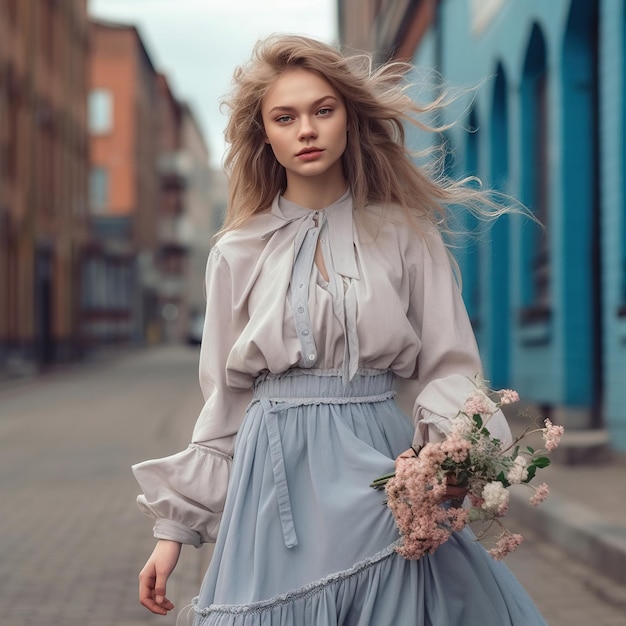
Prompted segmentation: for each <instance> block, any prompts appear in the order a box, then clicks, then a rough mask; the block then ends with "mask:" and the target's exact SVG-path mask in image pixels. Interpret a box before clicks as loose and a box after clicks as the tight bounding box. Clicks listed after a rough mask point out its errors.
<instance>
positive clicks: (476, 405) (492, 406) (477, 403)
mask: <svg viewBox="0 0 626 626" xmlns="http://www.w3.org/2000/svg"><path fill="white" fill-rule="evenodd" d="M463 410H464V412H465V413H467V415H482V416H483V417H489V416H490V415H493V414H494V413H495V412H496V411H497V410H498V407H497V405H496V403H495V402H494V401H493V400H491V398H489V397H488V396H487V395H486V394H484V393H483V392H482V391H480V390H478V389H475V390H474V391H472V393H471V394H470V396H469V398H468V399H467V400H466V401H465V405H464V407H463Z"/></svg>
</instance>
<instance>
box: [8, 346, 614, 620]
mask: <svg viewBox="0 0 626 626" xmlns="http://www.w3.org/2000/svg"><path fill="white" fill-rule="evenodd" d="M197 359H198V351H197V349H195V348H188V347H185V346H180V347H173V348H155V349H152V350H149V351H137V352H128V353H124V354H120V355H119V356H107V357H106V358H101V359H99V360H93V361H90V362H88V363H86V364H81V365H78V366H76V365H74V366H68V367H66V368H65V369H59V370H56V371H54V372H52V373H49V374H46V375H44V376H42V377H39V378H35V379H29V380H25V381H21V382H10V383H6V382H5V383H2V385H1V386H0V498H1V502H2V505H1V509H0V511H1V513H0V615H1V618H0V622H1V623H2V624H3V625H6V626H26V625H27V624H38V625H39V624H46V625H51V626H52V625H54V626H57V625H58V626H142V625H146V626H147V625H150V624H163V625H165V624H168V625H173V624H174V623H175V622H176V617H177V614H174V615H171V616H169V617H167V618H163V617H157V616H152V615H150V614H149V613H148V612H147V611H146V610H145V609H144V608H143V607H141V606H140V605H139V604H138V602H137V573H138V571H139V569H140V568H141V566H142V565H143V562H144V561H145V559H146V557H147V556H148V554H149V552H150V551H151V549H152V545H153V539H152V537H151V521H150V520H149V519H148V518H147V517H144V516H142V515H141V514H140V512H139V510H138V509H137V507H136V505H135V502H134V500H135V496H136V494H137V491H138V487H137V485H136V483H135V481H134V478H133V476H132V474H131V472H130V465H131V464H132V463H134V462H137V461H140V460H143V459H147V458H150V457H156V456H162V455H165V454H168V453H172V452H175V451H177V450H179V449H180V448H182V447H183V446H184V445H186V441H187V439H188V437H189V435H190V432H191V428H192V425H193V423H194V421H195V417H196V415H197V413H198V410H199V408H200V406H201V402H202V399H201V394H200V390H199V387H198V383H197ZM183 552H184V554H183V559H182V561H181V563H180V564H179V568H178V569H177V571H176V573H175V575H174V577H173V579H172V581H171V585H170V589H169V593H168V595H169V596H170V598H172V600H173V601H174V602H175V603H176V604H177V608H179V609H182V608H183V607H184V606H185V605H186V604H188V603H189V601H190V599H191V596H192V595H193V594H194V593H195V591H196V590H197V587H198V584H199V580H200V578H201V575H202V572H203V570H204V568H205V566H206V561H207V559H208V554H209V551H208V550H194V549H193V548H188V547H187V548H185V550H184V551H183ZM508 563H509V565H510V566H511V568H512V569H513V570H514V572H515V574H516V575H517V576H518V578H519V579H520V580H521V582H522V583H523V584H524V586H525V587H526V588H527V589H528V591H529V593H530V594H531V596H532V597H533V598H534V600H535V602H536V603H537V604H538V605H539V607H540V609H541V610H542V612H543V613H544V615H545V617H546V619H547V621H548V623H549V624H550V625H551V626H566V625H567V626H579V625H580V626H583V625H585V626H587V625H588V624H594V625H595V626H613V625H615V626H617V625H618V624H623V623H624V612H625V611H626V594H625V593H624V590H623V589H621V588H619V587H616V586H615V584H610V583H608V582H606V581H602V580H599V579H598V577H597V575H596V574H595V572H593V571H591V570H589V569H587V568H586V567H585V566H584V565H582V564H580V563H574V562H573V561H571V559H569V558H568V557H567V556H566V555H565V554H563V553H562V552H559V551H557V550H556V549H554V548H552V547H549V546H545V545H543V544H541V543H538V542H536V541H534V540H533V538H532V537H531V536H530V535H528V536H527V540H526V542H525V543H524V544H523V545H522V546H521V547H520V549H519V550H518V552H517V553H515V554H514V555H512V556H511V557H510V558H509V561H508ZM180 623H181V624H185V623H186V620H185V619H183V618H181V620H180ZM373 626H386V625H373ZM399 626H402V625H399ZM459 626H462V625H459Z"/></svg>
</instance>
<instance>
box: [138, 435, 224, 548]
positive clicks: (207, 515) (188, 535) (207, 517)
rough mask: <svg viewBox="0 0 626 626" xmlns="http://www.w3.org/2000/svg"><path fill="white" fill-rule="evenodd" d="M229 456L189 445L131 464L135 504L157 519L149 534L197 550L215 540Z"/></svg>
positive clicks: (207, 448) (212, 449)
mask: <svg viewBox="0 0 626 626" xmlns="http://www.w3.org/2000/svg"><path fill="white" fill-rule="evenodd" d="M231 462H232V458H231V457H230V456H228V455H226V454H224V453H223V452H220V451H219V450H216V449H214V448H209V447H207V446H203V445H200V444H191V445H190V446H189V447H188V448H187V449H186V450H183V451H182V452H179V453H177V454H174V455H172V456H168V457H165V458H163V459H153V460H150V461H144V462H143V463H138V464H137V465H133V468H132V470H133V473H134V475H135V478H136V479H137V482H138V483H139V485H140V486H141V488H142V490H143V495H140V496H139V497H138V498H137V504H138V506H139V508H140V509H141V511H142V512H143V513H145V514H146V515H149V516H151V517H154V518H156V523H155V526H154V536H155V537H157V538H158V539H170V540H172V541H178V542H180V543H186V544H191V545H194V546H199V545H200V544H202V543H211V542H214V541H215V539H216V538H217V531H218V529H219V525H220V522H221V519H222V512H223V510H224V502H225V500H226V490H227V487H228V477H229V474H230V465H231Z"/></svg>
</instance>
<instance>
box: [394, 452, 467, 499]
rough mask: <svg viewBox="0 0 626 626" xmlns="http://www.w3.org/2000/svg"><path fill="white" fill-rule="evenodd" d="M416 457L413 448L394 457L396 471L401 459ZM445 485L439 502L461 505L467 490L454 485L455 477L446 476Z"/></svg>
mask: <svg viewBox="0 0 626 626" xmlns="http://www.w3.org/2000/svg"><path fill="white" fill-rule="evenodd" d="M416 457H417V451H416V450H415V448H409V449H408V450H405V451H404V452H402V453H400V454H399V455H398V456H397V457H396V469H398V462H399V461H400V460H401V459H414V458H416ZM447 483H448V484H447V486H446V493H445V495H444V496H443V497H442V499H441V501H442V502H445V501H446V500H453V501H454V500H456V501H457V502H459V503H461V502H462V501H463V499H464V498H465V496H466V495H467V493H468V491H469V490H468V488H467V487H459V486H458V485H457V484H456V477H454V476H448V481H447Z"/></svg>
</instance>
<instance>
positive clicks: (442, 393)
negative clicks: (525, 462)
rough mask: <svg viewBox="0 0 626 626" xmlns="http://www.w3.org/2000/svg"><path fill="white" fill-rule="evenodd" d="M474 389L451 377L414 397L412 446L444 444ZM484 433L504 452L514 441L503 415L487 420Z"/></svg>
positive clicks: (464, 379) (457, 376)
mask: <svg viewBox="0 0 626 626" xmlns="http://www.w3.org/2000/svg"><path fill="white" fill-rule="evenodd" d="M474 389H476V386H475V384H474V383H473V382H472V380H471V379H470V378H468V377H467V376H463V375H461V374H452V375H450V376H446V377H445V378H438V379H436V380H433V381H431V382H430V383H428V385H426V387H424V389H423V391H422V392H421V393H420V394H419V396H418V397H417V400H416V401H415V406H414V409H413V420H414V422H415V436H414V437H413V445H414V446H421V445H424V444H425V443H436V442H438V441H443V440H444V439H445V438H446V437H447V436H448V435H449V434H450V431H451V430H452V425H453V420H454V419H455V418H456V417H457V416H458V414H459V412H460V411H462V410H463V407H464V405H465V401H466V400H467V398H468V397H469V395H470V393H471V392H472V391H473V390H474ZM486 427H487V430H489V432H490V433H491V434H492V436H493V437H495V438H496V439H499V440H500V441H501V442H502V447H503V448H506V447H507V446H508V445H510V443H511V442H512V441H513V438H512V435H511V429H510V428H509V425H508V422H507V421H506V417H505V416H504V414H503V413H502V411H497V412H496V413H494V414H493V415H492V416H491V417H490V418H489V420H488V422H487V424H486Z"/></svg>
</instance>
